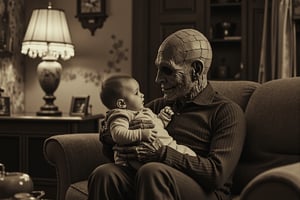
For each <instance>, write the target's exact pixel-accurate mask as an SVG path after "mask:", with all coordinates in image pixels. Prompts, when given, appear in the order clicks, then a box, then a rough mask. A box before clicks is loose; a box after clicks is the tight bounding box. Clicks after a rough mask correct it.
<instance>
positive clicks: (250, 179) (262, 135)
mask: <svg viewBox="0 0 300 200" xmlns="http://www.w3.org/2000/svg"><path fill="white" fill-rule="evenodd" d="M210 83H211V84H212V86H213V87H214V88H215V90H216V91H218V92H220V93H222V94H224V95H225V96H227V97H228V98H230V99H232V100H233V101H235V102H236V103H238V104H239V105H240V106H241V108H242V109H243V110H244V112H245V115H246V120H247V136H246V141H245V145H244V149H243V152H242V155H241V158H240V161H239V163H238V166H237V168H236V171H235V175H234V185H233V194H232V197H233V199H241V200H262V199H264V200H265V199H272V200H277V199H288V200H299V198H300V77H294V78H286V79H277V80H272V81H269V82H266V83H263V84H260V83H256V82H252V81H211V82H210ZM101 145H102V144H101V142H100V141H99V134H98V133H89V134H87V133H86V134H85V133H79V134H65V135H55V136H52V137H50V138H48V139H46V140H45V142H44V155H45V158H46V159H47V161H48V162H49V163H50V164H51V165H53V166H54V167H55V168H56V174H57V199H59V200H63V199H68V200H81V199H86V198H87V179H88V176H89V174H90V173H91V172H92V170H93V169H94V168H95V167H97V166H98V165H100V164H103V163H105V162H108V160H107V159H106V158H105V157H104V156H103V155H102V152H101Z"/></svg>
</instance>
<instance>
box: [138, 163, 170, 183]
mask: <svg viewBox="0 0 300 200" xmlns="http://www.w3.org/2000/svg"><path fill="white" fill-rule="evenodd" d="M166 167H167V165H165V164H162V163H158V162H150V163H146V164H144V165H143V166H142V167H141V168H140V169H139V170H138V172H137V178H138V179H139V178H141V179H142V180H148V179H152V178H155V177H156V178H158V177H160V176H162V175H163V174H164V173H165V172H166Z"/></svg>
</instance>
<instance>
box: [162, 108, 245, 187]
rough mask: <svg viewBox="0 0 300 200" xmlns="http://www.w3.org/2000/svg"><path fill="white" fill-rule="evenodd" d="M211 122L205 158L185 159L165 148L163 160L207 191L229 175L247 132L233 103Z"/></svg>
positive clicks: (241, 115)
mask: <svg viewBox="0 0 300 200" xmlns="http://www.w3.org/2000/svg"><path fill="white" fill-rule="evenodd" d="M211 123H212V127H214V128H213V130H212V133H213V134H212V138H211V143H210V148H209V152H208V154H207V156H201V155H197V156H196V157H193V156H188V155H184V154H181V153H179V152H178V151H176V150H174V149H172V148H169V147H166V151H165V153H164V155H163V161H162V162H164V163H166V164H167V165H169V166H172V167H174V168H176V169H178V170H180V171H182V172H183V173H185V174H187V175H189V176H191V177H192V178H193V179H194V180H196V181H197V182H198V183H199V184H200V185H202V186H203V187H204V188H206V189H208V190H212V189H215V188H219V187H221V186H222V185H224V184H225V183H226V181H228V178H229V177H230V176H231V175H232V173H233V171H234V169H235V167H236V165H237V162H238V160H239V157H240V154H241V151H242V146H243V143H244V138H245V132H246V125H245V117H244V113H243V112H242V110H241V109H240V108H239V107H238V106H237V105H236V104H230V103H229V104H224V105H223V106H221V108H220V109H219V110H218V111H217V112H216V113H215V116H213V119H212V120H211Z"/></svg>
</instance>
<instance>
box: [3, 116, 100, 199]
mask: <svg viewBox="0 0 300 200" xmlns="http://www.w3.org/2000/svg"><path fill="white" fill-rule="evenodd" d="M103 118H104V115H102V114H97V115H88V116H83V117H81V116H69V115H63V116H59V117H52V116H51V117H46V116H36V115H35V114H34V113H33V114H28V113H26V114H14V115H11V116H0V161H1V162H2V163H4V164H5V166H6V169H7V171H10V172H13V171H18V172H24V173H27V174H29V175H30V177H31V178H32V179H33V182H34V190H43V191H45V193H46V198H50V199H55V196H56V194H55V193H56V174H55V169H54V168H53V167H52V166H51V165H49V164H48V163H47V161H46V160H45V158H44V154H43V143H44V140H45V139H46V138H48V137H50V136H52V135H58V134H70V133H93V132H94V133H96V132H98V129H99V120H101V119H103Z"/></svg>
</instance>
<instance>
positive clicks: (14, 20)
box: [0, 0, 25, 113]
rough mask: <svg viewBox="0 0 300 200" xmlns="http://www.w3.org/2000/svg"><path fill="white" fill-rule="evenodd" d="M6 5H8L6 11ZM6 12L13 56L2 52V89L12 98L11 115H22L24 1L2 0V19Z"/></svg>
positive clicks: (0, 10)
mask: <svg viewBox="0 0 300 200" xmlns="http://www.w3.org/2000/svg"><path fill="white" fill-rule="evenodd" d="M5 5H7V8H6V9H5ZM5 11H7V14H8V27H9V41H10V46H11V47H10V50H11V52H12V55H10V56H7V55H3V54H1V52H0V87H1V88H2V89H4V90H5V91H4V93H3V94H2V95H3V96H9V97H10V102H11V107H10V110H11V113H21V112H24V78H23V74H24V73H23V71H24V69H23V66H24V64H23V57H22V55H21V51H20V48H21V43H22V40H23V35H24V23H25V22H24V15H25V14H24V0H0V19H3V16H4V14H5ZM1 22H3V20H1V21H0V23H1ZM3 29H4V28H3V24H2V25H0V32H2V31H3ZM0 39H1V36H0Z"/></svg>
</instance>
